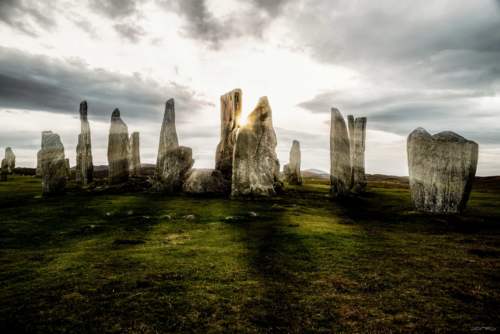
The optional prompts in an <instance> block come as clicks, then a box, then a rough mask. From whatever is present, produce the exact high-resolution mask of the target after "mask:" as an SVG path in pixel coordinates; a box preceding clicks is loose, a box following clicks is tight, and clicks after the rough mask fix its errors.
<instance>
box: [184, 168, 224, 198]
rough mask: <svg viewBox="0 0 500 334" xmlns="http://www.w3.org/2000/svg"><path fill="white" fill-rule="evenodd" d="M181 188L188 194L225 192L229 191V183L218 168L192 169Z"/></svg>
mask: <svg viewBox="0 0 500 334" xmlns="http://www.w3.org/2000/svg"><path fill="white" fill-rule="evenodd" d="M182 189H183V191H184V192H186V193H190V194H226V193H228V192H229V191H231V183H230V182H229V181H228V180H227V179H226V178H225V177H224V175H222V172H221V171H220V170H218V169H193V170H191V172H190V173H189V175H188V177H187V179H186V181H185V182H184V185H183V187H182Z"/></svg>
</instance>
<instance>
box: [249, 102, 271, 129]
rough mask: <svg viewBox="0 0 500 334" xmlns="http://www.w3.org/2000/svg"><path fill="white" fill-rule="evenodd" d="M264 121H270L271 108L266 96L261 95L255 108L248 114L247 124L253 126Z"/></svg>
mask: <svg viewBox="0 0 500 334" xmlns="http://www.w3.org/2000/svg"><path fill="white" fill-rule="evenodd" d="M265 122H272V110H271V106H270V105H269V100H268V98H267V96H262V97H261V98H260V99H259V102H258V103H257V106H255V109H254V110H253V111H252V112H251V113H250V115H248V118H247V125H248V126H253V125H254V124H257V123H265Z"/></svg>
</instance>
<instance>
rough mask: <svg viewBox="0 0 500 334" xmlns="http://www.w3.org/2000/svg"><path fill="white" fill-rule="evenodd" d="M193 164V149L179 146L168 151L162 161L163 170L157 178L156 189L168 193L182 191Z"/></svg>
mask: <svg viewBox="0 0 500 334" xmlns="http://www.w3.org/2000/svg"><path fill="white" fill-rule="evenodd" d="M193 164H194V160H193V152H192V150H191V148H189V147H184V146H179V147H176V148H172V149H170V150H168V151H167V152H165V154H164V155H163V158H162V160H161V161H160V166H162V168H163V170H161V171H159V174H158V175H157V176H156V182H155V185H154V187H155V188H156V190H157V191H162V192H167V193H174V192H179V191H181V190H182V186H183V184H184V182H185V180H186V179H187V175H188V173H189V171H190V170H191V167H193Z"/></svg>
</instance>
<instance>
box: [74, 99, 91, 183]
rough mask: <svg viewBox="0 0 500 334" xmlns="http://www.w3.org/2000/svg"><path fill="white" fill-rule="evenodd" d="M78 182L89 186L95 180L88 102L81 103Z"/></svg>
mask: <svg viewBox="0 0 500 334" xmlns="http://www.w3.org/2000/svg"><path fill="white" fill-rule="evenodd" d="M75 173H76V174H75V175H76V182H79V183H81V184H83V185H87V184H89V183H90V182H92V180H93V178H94V165H93V162H92V145H91V140H90V125H89V121H88V119H87V102H86V101H83V102H82V103H80V134H79V135H78V144H77V146H76V170H75Z"/></svg>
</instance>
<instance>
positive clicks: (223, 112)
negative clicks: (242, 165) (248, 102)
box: [215, 89, 242, 182]
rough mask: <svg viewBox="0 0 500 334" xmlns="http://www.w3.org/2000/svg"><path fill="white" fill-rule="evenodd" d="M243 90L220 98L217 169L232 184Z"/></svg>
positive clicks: (216, 155)
mask: <svg viewBox="0 0 500 334" xmlns="http://www.w3.org/2000/svg"><path fill="white" fill-rule="evenodd" d="M241 97H242V92H241V89H234V90H232V91H231V92H229V93H226V94H224V95H222V96H221V97H220V116H221V125H220V141H219V144H218V145H217V151H216V153H215V169H217V170H219V171H220V172H221V173H222V175H223V176H224V177H225V178H226V179H227V180H228V181H229V182H230V181H231V176H232V172H233V152H234V145H235V143H236V134H237V132H238V127H239V124H240V117H241Z"/></svg>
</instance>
